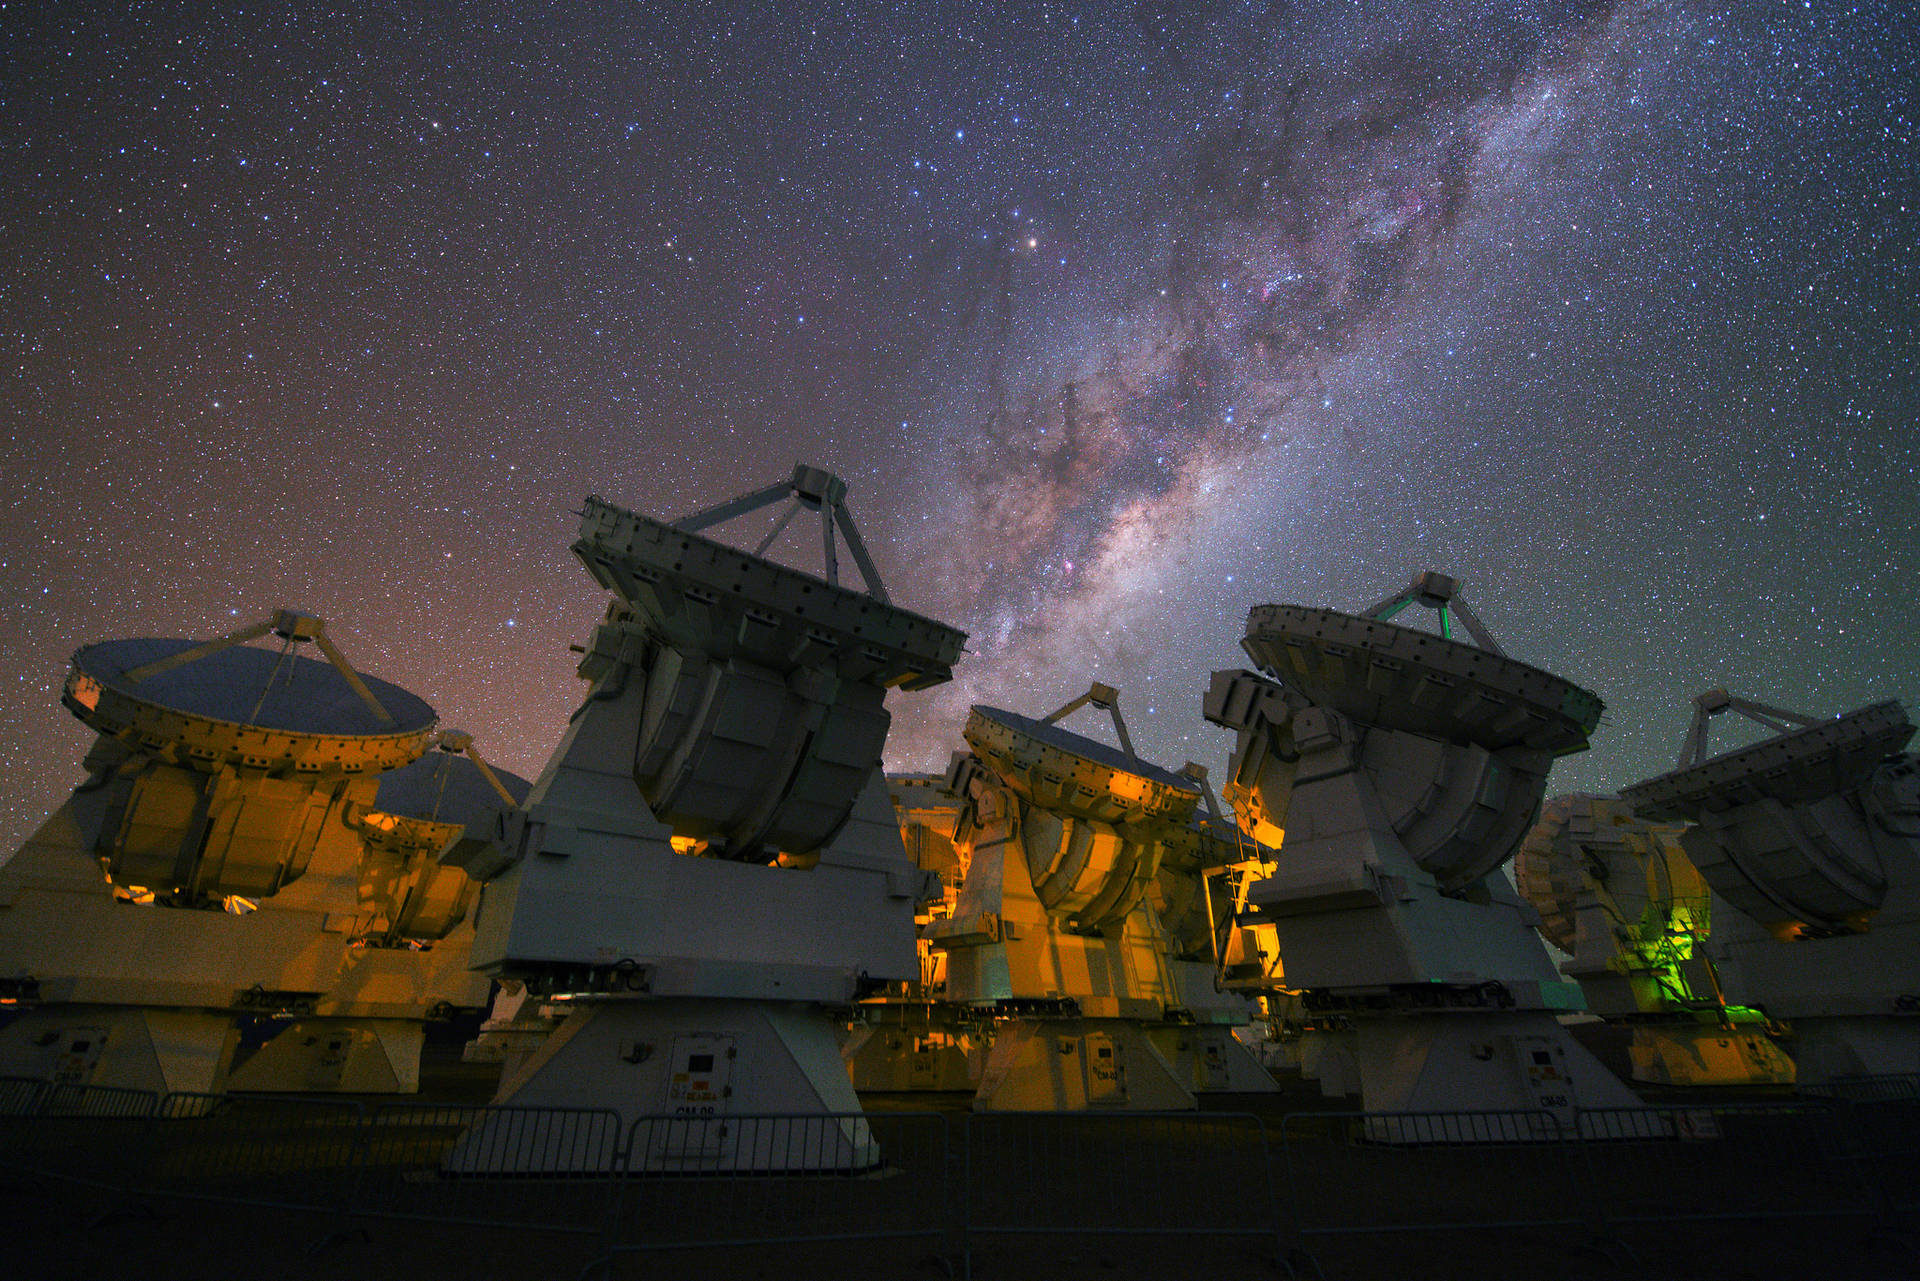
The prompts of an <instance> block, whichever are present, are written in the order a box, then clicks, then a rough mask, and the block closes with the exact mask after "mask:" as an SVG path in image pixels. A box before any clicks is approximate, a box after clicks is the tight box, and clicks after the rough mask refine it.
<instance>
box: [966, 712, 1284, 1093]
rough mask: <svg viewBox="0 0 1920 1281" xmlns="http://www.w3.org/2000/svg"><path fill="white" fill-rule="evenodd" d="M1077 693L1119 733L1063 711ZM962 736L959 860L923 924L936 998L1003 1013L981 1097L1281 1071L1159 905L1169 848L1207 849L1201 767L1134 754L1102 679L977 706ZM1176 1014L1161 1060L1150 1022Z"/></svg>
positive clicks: (1198, 1081) (1181, 860)
mask: <svg viewBox="0 0 1920 1281" xmlns="http://www.w3.org/2000/svg"><path fill="white" fill-rule="evenodd" d="M1088 705H1092V706H1094V707H1096V708H1099V709H1101V710H1105V711H1107V712H1108V713H1109V714H1110V715H1111V716H1112V718H1113V723H1114V729H1115V732H1116V735H1117V737H1118V738H1119V740H1120V743H1121V747H1120V748H1119V749H1117V750H1116V749H1115V748H1112V747H1109V746H1107V745H1106V744H1104V743H1101V742H1099V741H1097V740H1095V739H1090V738H1086V737H1083V736H1081V735H1079V734H1075V733H1072V732H1070V731H1068V730H1066V729H1063V728H1061V727H1060V725H1059V724H1058V722H1059V721H1060V720H1062V719H1063V718H1065V717H1066V716H1067V715H1069V714H1070V713H1072V712H1074V711H1076V710H1078V709H1080V708H1081V707H1085V706H1088ZM965 737H966V740H967V744H968V746H969V747H971V748H972V749H973V750H972V754H971V755H961V756H958V757H956V759H955V762H954V766H953V769H952V770H951V772H950V773H949V775H948V784H947V785H948V788H949V790H951V791H952V792H954V793H955V794H956V795H958V796H963V797H965V798H966V801H967V808H966V809H965V811H964V812H963V813H962V816H961V819H960V822H959V824H958V825H957V827H956V829H955V835H954V844H955V846H956V848H957V849H959V850H960V851H961V852H962V853H963V855H964V856H966V857H967V858H968V864H967V877H966V880H965V881H964V882H963V884H962V885H961V888H960V894H959V897H958V900H957V902H956V904H955V906H954V910H953V914H952V916H950V917H949V918H948V919H947V920H945V921H942V922H935V923H934V925H933V926H932V927H931V929H930V934H931V936H932V941H933V944H934V946H935V947H936V948H939V949H941V950H942V951H944V952H945V953H946V968H947V999H948V1000H950V1001H955V1002H962V1003H966V1004H971V1005H974V1006H977V1007H980V1008H990V1009H992V1010H994V1011H996V1012H997V1013H999V1014H1000V1015H1001V1016H1002V1018H1001V1020H1000V1021H999V1022H998V1024H997V1026H996V1029H995V1034H994V1041H993V1048H992V1050H991V1051H990V1052H989V1054H988V1057H987V1062H986V1066H985V1069H984V1071H983V1072H982V1074H981V1080H980V1087H979V1090H978V1092H977V1094H976V1095H975V1097H974V1107H975V1108H976V1109H979V1110H982V1111H1034V1110H1040V1111H1046V1110H1052V1109H1061V1108H1075V1109H1077V1108H1087V1107H1115V1108H1144V1109H1150V1110H1155V1109H1168V1108H1191V1107H1194V1106H1196V1102H1195V1099H1194V1094H1193V1091H1194V1089H1195V1088H1196V1086H1199V1087H1201V1088H1205V1087H1206V1086H1208V1085H1212V1086H1213V1087H1214V1088H1227V1087H1229V1086H1231V1088H1237V1089H1248V1090H1253V1089H1273V1088H1276V1087H1275V1086H1274V1083H1273V1080H1272V1078H1271V1077H1270V1076H1268V1075H1267V1074H1266V1072H1265V1071H1264V1070H1263V1069H1262V1068H1261V1067H1260V1066H1259V1064H1258V1062H1257V1061H1256V1060H1255V1059H1254V1058H1253V1056H1252V1053H1251V1051H1249V1050H1247V1049H1246V1048H1245V1047H1244V1046H1242V1045H1240V1043H1239V1042H1238V1041H1237V1040H1235V1039H1234V1037H1233V1036H1232V1033H1231V1027H1232V1025H1234V1024H1244V1023H1246V1022H1247V1020H1248V1017H1249V1016H1248V1010H1247V1006H1246V1003H1245V1001H1244V1000H1242V999H1241V998H1240V997H1238V996H1235V995H1232V994H1223V993H1221V992H1219V991H1217V990H1216V987H1215V985H1214V983H1213V973H1214V970H1213V967H1212V966H1211V965H1208V964H1205V963H1196V962H1191V961H1183V960H1182V959H1181V957H1180V955H1179V949H1178V946H1177V944H1176V943H1175V942H1174V941H1173V940H1172V939H1170V938H1169V936H1168V935H1167V932H1166V930H1165V928H1164V926H1163V924H1162V922H1161V921H1160V920H1159V919H1158V918H1157V917H1156V915H1155V913H1154V911H1153V905H1152V895H1153V893H1154V890H1155V885H1156V881H1157V880H1158V879H1159V878H1160V876H1161V874H1162V871H1163V867H1165V865H1166V864H1167V862H1168V858H1169V854H1170V853H1172V855H1173V865H1172V866H1171V867H1166V871H1167V875H1168V876H1169V877H1179V876H1194V875H1198V874H1199V873H1200V872H1201V870H1202V869H1203V868H1206V867H1210V866H1213V865H1214V860H1213V858H1212V857H1211V856H1212V855H1213V854H1214V853H1215V851H1214V850H1213V848H1212V846H1211V845H1210V844H1209V842H1210V840H1211V839H1212V836H1213V833H1212V831H1211V830H1210V829H1199V828H1196V827H1195V825H1194V818H1195V813H1196V809H1197V807H1198V804H1199V801H1200V798H1201V790H1202V789H1201V784H1200V782H1199V781H1198V780H1197V779H1196V778H1194V777H1193V776H1192V775H1190V774H1175V773H1172V772H1170V771H1167V770H1164V769H1161V768H1160V767H1159V766H1156V765H1152V764H1149V763H1147V762H1146V761H1143V760H1141V759H1140V758H1139V757H1138V756H1137V755H1135V754H1134V752H1133V748H1132V742H1131V739H1130V738H1129V736H1128V734H1127V731H1126V724H1125V721H1124V720H1123V719H1122V718H1121V716H1120V711H1119V701H1118V694H1117V692H1116V691H1115V690H1113V689H1112V688H1111V687H1109V686H1104V685H1095V686H1093V687H1092V689H1091V690H1090V691H1089V692H1088V693H1087V694H1085V695H1083V696H1081V697H1080V698H1077V699H1075V700H1073V701H1072V702H1069V703H1067V704H1066V705H1065V706H1064V707H1061V708H1060V709H1059V710H1057V711H1055V712H1053V713H1052V714H1051V715H1049V716H1047V717H1045V718H1043V719H1041V720H1031V719H1029V718H1027V717H1025V716H1021V715H1018V714H1016V713H1013V712H1008V711H1003V710H1001V709H999V708H993V707H975V708H974V709H973V711H972V714H971V716H970V717H969V718H968V721H967V725H966V729H965ZM1223 861H1224V860H1223ZM1195 897H1197V894H1196V895H1195ZM1182 923H1183V924H1184V923H1185V922H1184V920H1183V922H1182ZM1170 1019H1176V1020H1178V1021H1179V1023H1180V1026H1179V1027H1178V1028H1177V1029H1175V1030H1174V1031H1172V1032H1170V1033H1169V1034H1168V1035H1167V1043H1168V1045H1169V1048H1172V1049H1175V1050H1176V1056H1175V1058H1174V1060H1172V1061H1170V1060H1169V1058H1168V1056H1167V1055H1165V1054H1163V1053H1162V1052H1161V1050H1160V1049H1159V1048H1158V1047H1157V1046H1156V1044H1155V1040H1156V1038H1155V1037H1154V1036H1153V1035H1151V1033H1150V1029H1153V1028H1157V1027H1160V1026H1161V1025H1165V1024H1167V1023H1168V1022H1169V1020H1170Z"/></svg>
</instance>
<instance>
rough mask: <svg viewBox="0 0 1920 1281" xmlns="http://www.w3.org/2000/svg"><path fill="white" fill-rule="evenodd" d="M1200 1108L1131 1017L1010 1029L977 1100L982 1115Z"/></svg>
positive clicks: (1036, 1022) (1001, 1035) (992, 1056)
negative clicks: (1110, 1109)
mask: <svg viewBox="0 0 1920 1281" xmlns="http://www.w3.org/2000/svg"><path fill="white" fill-rule="evenodd" d="M1198 1106H1199V1104H1198V1102H1197V1101H1196V1100H1195V1099H1194V1097H1193V1093H1192V1091H1190V1090H1189V1089H1187V1087H1186V1086H1185V1085H1183V1084H1182V1083H1181V1081H1180V1079H1179V1078H1178V1077H1177V1076H1175V1074H1174V1070H1173V1068H1172V1067H1171V1066H1170V1065H1169V1064H1168V1063H1167V1060H1166V1059H1165V1058H1164V1057H1162V1055H1161V1053H1160V1051H1159V1050H1158V1049H1156V1048H1154V1044H1153V1041H1152V1040H1151V1039H1150V1038H1149V1037H1148V1036H1147V1033H1146V1030H1145V1029H1144V1028H1143V1027H1142V1026H1141V1025H1140V1024H1139V1023H1136V1022H1130V1021H1128V1020H1125V1019H1014V1020H1011V1021H1010V1022H1007V1023H1004V1024H1002V1025H1001V1027H1000V1030H999V1031H998V1033H996V1034H995V1036H994V1039H993V1049H992V1050H991V1051H990V1052H989V1053H988V1055H987V1066H986V1069H985V1071H983V1072H982V1073H981V1074H980V1090H979V1093H977V1094H975V1095H974V1099H973V1107H974V1110H975V1111H976V1112H1068V1111H1080V1110H1082V1109H1093V1108H1115V1109H1123V1108H1124V1109H1129V1110H1137V1111H1146V1112H1172V1111H1184V1110H1187V1109H1190V1108H1196V1107H1198Z"/></svg>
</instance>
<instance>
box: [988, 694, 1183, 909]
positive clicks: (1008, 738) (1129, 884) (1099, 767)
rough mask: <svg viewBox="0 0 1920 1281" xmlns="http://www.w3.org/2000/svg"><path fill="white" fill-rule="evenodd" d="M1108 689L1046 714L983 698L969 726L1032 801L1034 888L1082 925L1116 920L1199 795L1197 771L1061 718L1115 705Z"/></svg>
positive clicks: (1007, 781) (995, 768)
mask: <svg viewBox="0 0 1920 1281" xmlns="http://www.w3.org/2000/svg"><path fill="white" fill-rule="evenodd" d="M1105 689H1106V687H1104V686H1099V685H1096V686H1094V695H1095V697H1092V698H1082V699H1079V700H1076V701H1075V702H1073V703H1069V704H1067V706H1066V707H1064V708H1062V709H1060V710H1059V711H1057V712H1055V713H1054V714H1053V715H1052V716H1049V717H1047V718H1045V719H1043V720H1031V719H1029V718H1027V717H1025V716H1020V715H1017V714H1016V713H1013V712H1008V711H1003V710H1001V709H1000V708H997V707H978V706H976V707H975V708H974V709H973V711H972V714H971V715H970V716H969V717H968V718H967V725H966V729H965V731H964V732H963V736H964V737H965V738H966V740H967V745H968V746H969V747H971V748H972V749H973V751H974V754H975V755H976V756H978V757H979V758H980V761H981V763H982V764H983V765H985V766H986V768H987V769H988V770H989V771H990V772H991V773H992V774H993V775H994V776H995V777H996V778H997V779H998V780H999V781H1000V782H1001V783H1002V784H1003V785H1004V786H1005V787H1006V788H1007V790H1008V791H1010V792H1012V793H1013V794H1014V795H1015V796H1018V797H1019V798H1020V799H1021V800H1023V801H1025V802H1027V804H1028V805H1029V806H1030V807H1032V808H1030V809H1029V810H1028V811H1027V813H1026V814H1025V815H1024V818H1023V832H1022V843H1023V844H1024V846H1025V848H1026V851H1027V870H1028V872H1029V873H1030V874H1031V876H1032V878H1033V888H1034V892H1035V893H1036V894H1037V895H1038V896H1039V898H1040V902H1041V904H1042V905H1043V906H1044V907H1046V908H1047V910H1049V911H1055V912H1060V913H1062V914H1064V915H1065V916H1066V918H1067V925H1068V927H1069V928H1070V929H1075V930H1100V929H1104V928H1107V927H1110V926H1112V925H1115V924H1117V923H1118V922H1119V921H1120V920H1122V919H1124V918H1125V917H1126V915H1127V914H1128V913H1129V912H1131V911H1132V910H1133V909H1134V908H1135V907H1136V906H1138V905H1139V903H1140V900H1141V898H1142V897H1143V896H1144V895H1145V894H1146V892H1147V890H1148V889H1149V887H1150V886H1151V885H1152V883H1153V880H1154V877H1155V876H1156V875H1157V874H1158V872H1159V870H1160V859H1161V857H1162V855H1163V853H1164V852H1165V849H1166V842H1167V841H1168V840H1170V839H1173V838H1175V837H1176V836H1178V835H1180V834H1182V833H1183V832H1184V830H1185V829H1186V827H1187V825H1188V824H1189V822H1190V821H1191V820H1192V818H1193V815H1194V811H1195V809H1196V807H1197V806H1198V805H1199V802H1200V784H1199V783H1198V782H1196V781H1195V780H1194V779H1192V778H1190V777H1187V776H1186V775H1183V774H1175V773H1173V772H1172V771H1170V770H1165V769H1162V768H1160V767H1159V766H1157V765H1153V764H1150V763H1148V762H1146V761H1143V760H1141V759H1140V758H1139V757H1137V756H1134V755H1133V754H1132V752H1131V751H1130V750H1129V751H1124V752H1123V751H1119V750H1116V749H1114V748H1112V747H1109V746H1107V745H1106V744H1105V743H1101V742H1099V741H1098V740H1096V739H1091V738H1086V737H1084V736H1082V735H1080V734H1075V733H1073V732H1072V731H1070V730H1066V729H1062V728H1061V727H1060V726H1059V725H1058V724H1056V723H1055V722H1056V721H1058V720H1059V719H1061V718H1062V717H1064V716H1066V715H1067V714H1068V713H1069V712H1072V711H1074V710H1077V709H1078V707H1080V706H1081V705H1082V704H1084V703H1086V702H1089V701H1092V702H1093V703H1094V704H1095V705H1096V706H1105V707H1108V708H1109V709H1110V710H1113V711H1116V712H1117V707H1115V706H1113V705H1112V695H1111V693H1110V692H1109V693H1108V696H1107V701H1105V702H1102V701H1101V700H1100V699H1099V698H1098V697H1097V696H1098V695H1099V694H1100V693H1101V692H1102V691H1103V690H1105ZM1116 719H1117V718H1116ZM1123 741H1125V740H1124V739H1123ZM1131 746H1132V745H1131V743H1129V744H1128V747H1129V748H1131Z"/></svg>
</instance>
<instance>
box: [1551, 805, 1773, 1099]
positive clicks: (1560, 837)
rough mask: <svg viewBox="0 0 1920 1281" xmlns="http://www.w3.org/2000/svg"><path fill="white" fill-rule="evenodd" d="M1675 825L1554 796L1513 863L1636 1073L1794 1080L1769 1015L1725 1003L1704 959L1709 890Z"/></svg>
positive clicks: (1695, 1080) (1664, 1077)
mask: <svg viewBox="0 0 1920 1281" xmlns="http://www.w3.org/2000/svg"><path fill="white" fill-rule="evenodd" d="M1680 832H1681V829H1680V828H1679V827H1678V826H1675V825H1671V824H1656V823H1649V822H1647V821H1646V820H1644V819H1641V818H1637V817H1636V816H1635V815H1634V812H1633V807H1632V806H1630V805H1628V804H1627V803H1626V802H1625V801H1623V800H1620V799H1619V798H1617V797H1611V796H1578V795H1576V796H1558V797H1555V798H1554V799H1553V800H1551V801H1549V802H1548V803H1547V806H1546V808H1545V810H1543V811H1542V813H1541V816H1540V821H1539V823H1537V824H1536V825H1535V826H1534V828H1533V830H1532V831H1531V832H1529V833H1527V838H1526V840H1525V841H1523V842H1522V843H1521V845H1520V852H1519V853H1518V854H1517V855H1515V856H1514V865H1513V866H1514V875H1515V879H1516V880H1517V881H1518V883H1519V888H1520V893H1521V894H1522V896H1524V897H1525V898H1526V900H1527V901H1528V902H1529V903H1531V904H1533V906H1534V907H1535V908H1536V909H1537V910H1538V911H1539V913H1540V916H1541V924H1540V932H1541V933H1542V934H1544V935H1546V937H1547V940H1548V941H1549V942H1551V943H1553V944H1554V945H1555V946H1556V947H1559V948H1560V949H1562V950H1563V951H1566V952H1569V953H1571V954H1572V959H1571V960H1568V961H1563V962H1562V963H1561V966H1560V968H1561V971H1562V972H1563V973H1565V974H1566V975H1567V976H1568V977H1569V978H1572V979H1574V980H1575V981H1577V982H1578V983H1579V984H1580V991H1581V993H1582V994H1583V995H1584V996H1585V997H1586V1001H1587V1008H1588V1009H1590V1010H1592V1011H1593V1012H1594V1013H1595V1014H1598V1015H1600V1016H1602V1017H1603V1018H1605V1019H1606V1020H1607V1021H1608V1023H1610V1024H1613V1025H1616V1026H1618V1027H1622V1028H1625V1029H1627V1031H1628V1033H1629V1035H1630V1036H1631V1037H1632V1041H1631V1043H1630V1044H1629V1045H1628V1046H1627V1057H1628V1062H1629V1064H1630V1065H1631V1073H1632V1077H1633V1079H1634V1080H1636V1081H1646V1082H1649V1083H1651V1084H1655V1085H1791V1084H1793V1079H1794V1072H1793V1061H1792V1060H1791V1059H1789V1058H1788V1057H1787V1056H1786V1055H1785V1054H1784V1053H1782V1052H1781V1051H1780V1049H1779V1048H1778V1047H1777V1046H1775V1045H1774V1042H1773V1037H1772V1035H1771V1034H1770V1032H1769V1029H1768V1025H1767V1019H1766V1016H1765V1015H1764V1014H1761V1013H1760V1012H1759V1011H1757V1010H1752V1009H1749V1008H1747V1007H1745V1006H1742V1005H1733V1004H1729V1003H1728V1002H1727V1000H1726V997H1725V996H1724V994H1723V993H1722V989H1721V984H1720V981H1719V977H1718V975H1717V973H1716V972H1715V968H1714V964H1713V961H1712V960H1711V959H1710V958H1709V957H1708V955H1707V946H1706V945H1707V939H1708V937H1709V934H1710V932H1711V931H1712V930H1717V929H1720V928H1723V926H1722V924H1721V923H1720V922H1718V921H1715V920H1714V919H1713V917H1712V912H1711V908H1710V906H1709V892H1708V890H1707V885H1706V882H1705V881H1704V880H1703V879H1701V876H1700V873H1699V872H1698V871H1696V870H1695V869H1694V866H1693V864H1692V863H1691V862H1689V861H1688V859H1687V856H1686V854H1685V852H1684V851H1683V850H1682V849H1681V847H1680Z"/></svg>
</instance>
